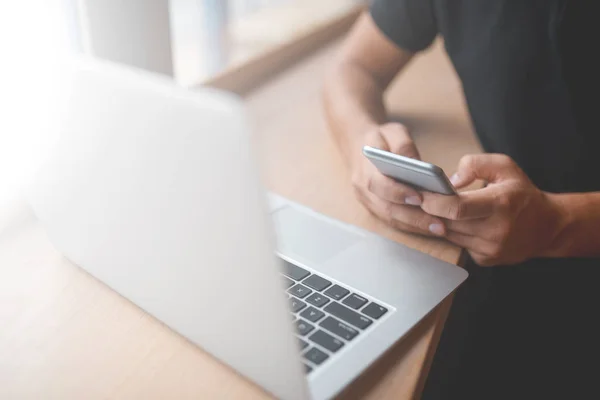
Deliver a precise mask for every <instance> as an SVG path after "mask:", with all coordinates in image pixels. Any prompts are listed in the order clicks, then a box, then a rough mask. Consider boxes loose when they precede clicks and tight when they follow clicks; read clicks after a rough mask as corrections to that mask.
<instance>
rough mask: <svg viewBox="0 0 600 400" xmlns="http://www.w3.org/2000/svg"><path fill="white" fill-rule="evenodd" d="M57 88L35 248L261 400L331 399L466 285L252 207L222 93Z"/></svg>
mask: <svg viewBox="0 0 600 400" xmlns="http://www.w3.org/2000/svg"><path fill="white" fill-rule="evenodd" d="M66 76H67V77H68V79H66V80H65V82H64V84H63V85H62V86H63V88H64V91H61V93H59V94H57V100H56V102H57V106H58V109H61V110H63V111H64V112H63V114H62V117H61V118H60V123H59V125H57V127H58V132H59V135H58V136H57V140H56V141H54V145H53V146H51V150H50V151H49V152H48V154H47V156H46V157H45V159H44V162H43V164H42V167H41V168H40V169H39V171H38V173H37V174H36V178H35V180H34V181H33V183H32V184H31V185H30V187H29V191H28V194H27V199H28V201H29V203H30V205H31V206H32V208H33V210H34V212H35V214H36V215H37V217H38V219H39V221H40V222H41V223H42V225H43V226H44V228H45V230H46V232H47V234H48V237H49V238H50V240H51V241H52V242H53V244H54V246H55V247H56V248H57V249H58V250H59V251H61V252H62V253H63V254H64V256H65V257H66V258H68V259H69V260H70V261H72V262H73V263H74V264H76V265H78V266H79V267H81V268H82V269H84V270H85V271H87V272H88V273H90V274H91V275H92V276H94V277H96V278H97V279H98V280H99V281H101V282H103V283H104V284H106V285H108V286H109V287H110V288H112V289H113V290H114V291H116V292H117V293H119V294H121V295H122V296H123V297H125V298H126V299H128V300H129V301H131V302H133V303H134V304H136V305H137V306H139V307H140V308H141V309H143V310H144V311H145V312H147V313H149V314H150V315H152V316H154V317H155V318H156V319H158V320H159V321H161V322H163V323H164V324H166V325H167V326H169V327H170V328H171V329H172V330H173V331H175V332H177V333H179V334H180V335H182V336H184V337H185V338H187V339H188V340H190V341H191V342H193V343H194V344H196V345H197V346H198V347H200V348H202V349H203V350H205V351H206V352H208V353H210V354H211V355H213V356H214V357H216V358H218V359H219V360H221V361H222V362H224V363H226V364H227V365H229V366H230V367H231V368H233V369H235V370H236V371H238V372H239V373H241V374H242V375H244V376H245V377H247V378H248V379H250V380H252V381H253V382H255V383H256V384H258V385H260V386H261V387H263V388H264V389H265V390H266V391H268V392H270V393H271V394H273V395H274V396H275V397H277V398H281V399H292V400H295V399H309V398H312V399H327V398H331V397H333V396H335V395H336V394H338V393H339V392H340V391H341V390H342V389H343V388H345V387H346V386H347V385H348V384H349V383H351V382H352V381H353V380H354V379H355V378H357V377H358V376H359V375H360V374H361V373H362V372H363V371H365V370H366V369H367V368H368V367H369V366H370V365H371V364H373V363H374V362H375V361H376V360H377V358H378V357H380V356H381V355H382V354H383V353H384V352H385V351H386V350H387V349H389V348H390V346H392V345H393V344H394V343H396V342H397V341H398V340H400V339H401V338H402V337H403V336H405V335H406V334H407V333H408V332H409V330H410V329H411V328H412V327H414V326H415V324H417V323H418V322H419V321H420V320H421V319H423V317H425V316H426V315H427V314H428V313H429V312H430V311H431V310H432V309H433V308H434V307H436V305H438V304H439V303H440V302H441V301H442V300H443V299H444V298H445V297H447V296H448V295H449V294H451V293H452V292H453V291H454V290H455V289H456V288H457V287H458V286H459V285H460V284H461V283H462V282H463V281H464V280H465V279H466V277H467V273H466V272H465V271H464V270H463V269H461V268H459V267H457V266H454V265H451V264H448V263H445V262H442V261H440V260H438V259H436V258H433V257H431V256H429V255H426V254H423V253H421V252H418V251H416V250H413V249H410V248H408V247H405V246H403V245H401V244H398V243H395V242H393V241H390V240H386V239H384V238H381V237H379V236H377V235H375V234H372V233H370V232H367V231H365V230H363V229H359V228H357V227H354V226H351V225H348V224H345V223H342V222H340V221H337V220H334V219H331V218H329V217H327V216H324V215H322V214H319V213H317V212H315V211H313V210H311V209H309V208H307V207H304V206H302V205H300V204H297V203H294V202H292V201H290V200H288V199H286V198H283V197H280V196H278V195H276V194H273V193H268V192H266V191H265V189H264V188H263V186H262V184H261V181H260V173H259V171H258V168H257V163H256V159H255V153H254V152H253V150H252V141H251V133H252V132H251V128H250V127H251V122H250V118H249V116H248V115H247V114H246V111H245V109H244V105H243V103H242V102H241V101H240V100H239V99H238V98H236V97H235V96H233V95H232V94H229V93H226V92H222V91H218V90H213V89H208V88H207V89H202V90H198V91H190V90H186V89H184V88H181V87H178V86H177V85H175V84H174V83H173V82H172V81H171V80H169V79H167V78H164V77H162V76H159V75H154V74H152V73H149V72H144V71H141V70H135V69H130V68H128V67H124V66H120V65H116V64H111V63H108V62H102V61H93V60H81V61H78V62H76V63H74V64H73V65H72V66H71V67H70V69H69V73H68V74H66ZM59 95H60V96H59Z"/></svg>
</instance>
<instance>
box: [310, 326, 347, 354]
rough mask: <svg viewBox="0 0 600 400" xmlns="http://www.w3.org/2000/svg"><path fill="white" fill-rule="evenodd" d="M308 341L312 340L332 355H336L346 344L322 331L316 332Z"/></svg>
mask: <svg viewBox="0 0 600 400" xmlns="http://www.w3.org/2000/svg"><path fill="white" fill-rule="evenodd" d="M308 339H309V340H312V341H313V342H315V343H316V344H318V345H319V346H321V347H324V348H326V349H327V350H329V351H331V352H332V353H335V352H336V351H338V350H339V349H340V348H341V347H342V346H343V345H344V342H342V341H341V340H340V339H336V338H334V337H333V336H331V335H330V334H329V333H326V332H324V331H322V330H318V331H316V332H315V333H313V334H312V335H311V336H310V337H309V338H308Z"/></svg>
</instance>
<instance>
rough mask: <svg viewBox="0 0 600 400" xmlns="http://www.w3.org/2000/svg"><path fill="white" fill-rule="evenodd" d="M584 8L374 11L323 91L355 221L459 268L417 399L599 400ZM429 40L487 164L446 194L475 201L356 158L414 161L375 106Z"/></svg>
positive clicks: (465, 2)
mask: <svg viewBox="0 0 600 400" xmlns="http://www.w3.org/2000/svg"><path fill="white" fill-rule="evenodd" d="M591 4H593V3H592V2H576V1H566V0H487V1H483V0H374V2H373V3H372V4H371V7H370V11H369V13H365V15H363V16H362V17H361V18H360V19H359V20H358V22H357V23H356V25H355V27H354V28H353V30H352V31H351V33H350V34H349V36H348V38H347V39H346V41H345V44H344V46H343V49H342V52H341V56H340V59H339V61H338V62H337V63H336V65H335V69H334V71H333V73H332V74H331V76H330V77H329V79H328V81H327V83H326V86H325V105H326V111H327V117H328V120H329V123H330V125H331V128H332V131H333V132H334V135H335V138H336V140H337V142H338V144H339V147H340V149H341V151H342V153H343V154H344V156H345V158H346V160H347V162H348V165H349V167H350V168H351V171H352V176H353V184H354V187H355V189H356V194H357V196H358V198H359V199H360V200H361V202H362V203H363V204H364V205H365V207H367V208H368V209H369V210H370V211H371V212H372V213H373V214H374V215H375V216H377V217H379V218H381V219H382V220H384V221H386V222H387V223H389V224H390V225H392V226H394V227H396V228H398V229H401V230H406V231H410V232H415V233H420V234H426V235H433V236H442V237H445V238H446V239H447V240H449V241H451V242H453V243H455V244H456V245H458V246H461V247H464V248H466V250H467V251H468V253H469V254H470V256H471V258H472V260H471V262H470V264H469V265H468V266H467V268H468V269H469V271H470V277H469V279H468V280H467V282H466V284H465V285H463V286H462V288H460V289H459V291H458V293H457V294H456V296H455V300H454V305H453V308H452V311H451V313H450V316H449V318H448V321H447V323H446V327H445V330H444V333H443V335H442V338H441V340H440V344H439V346H438V351H437V353H436V356H435V359H434V363H433V366H432V369H431V372H430V374H429V378H428V381H427V384H426V388H425V391H424V395H423V397H424V398H426V399H429V398H443V399H454V398H456V399H465V398H477V399H489V398H556V397H569V398H580V397H584V396H585V397H586V398H589V397H595V398H599V396H600V385H596V382H595V379H596V374H595V373H594V371H598V370H599V369H600V368H599V367H598V363H599V362H600V359H599V356H600V352H599V351H598V345H597V342H598V340H600V330H599V329H598V328H596V326H595V325H597V324H596V323H595V320H596V318H597V315H598V310H599V306H600V302H599V298H600V295H599V294H598V293H599V289H598V285H600V279H598V278H600V265H599V264H600V263H599V262H598V259H596V258H595V257H598V256H599V255H600V157H599V156H598V155H597V153H598V151H599V150H600V131H599V128H598V124H597V123H596V118H595V113H596V106H597V105H598V104H599V103H600V102H599V101H598V97H597V96H598V94H599V93H600V85H599V84H598V83H599V80H598V77H597V75H598V73H600V68H599V67H600V64H599V62H598V61H597V59H598V57H597V55H596V54H595V50H594V49H597V47H598V46H597V43H596V42H595V39H596V38H597V37H598V35H597V34H596V33H595V24H596V21H595V19H596V13H594V12H593V11H592V9H591ZM438 35H440V36H442V37H443V39H444V45H445V49H446V51H447V52H448V55H449V56H450V59H451V60H452V63H453V65H454V67H455V69H456V71H457V73H458V75H459V77H460V79H461V81H462V85H463V90H464V93H465V98H466V100H467V104H468V108H469V111H470V115H471V118H472V121H473V124H474V127H475V130H476V132H477V135H478V137H479V139H480V142H481V143H482V145H483V147H484V149H485V151H486V152H487V154H482V155H466V156H465V157H463V158H462V160H461V161H460V163H459V165H458V170H457V174H456V175H455V176H453V177H452V181H453V183H454V185H455V186H456V187H458V188H461V187H464V186H466V185H468V184H469V183H471V182H473V181H474V180H475V179H482V180H484V181H486V182H487V186H486V187H485V188H482V189H477V190H471V191H463V192H462V193H460V194H459V195H458V196H442V195H436V194H432V193H419V192H417V191H415V190H413V189H411V188H409V187H407V186H404V185H401V184H399V183H396V182H394V181H392V180H391V179H388V178H386V177H384V176H383V175H381V174H380V173H379V172H378V171H377V170H376V169H375V168H374V167H373V166H372V165H371V163H370V162H369V161H368V160H366V159H365V158H364V157H363V155H362V154H361V149H362V146H363V145H370V146H373V147H379V148H382V149H387V150H390V151H392V152H395V153H398V154H402V155H405V156H409V157H414V158H418V157H419V153H418V151H417V149H416V148H415V146H414V144H413V142H412V140H411V138H410V134H409V132H408V131H407V130H406V128H405V127H404V126H402V125H400V124H398V123H389V122H388V121H387V119H386V112H385V108H384V104H383V92H384V90H385V88H386V87H387V86H388V84H389V83H390V81H391V80H392V79H393V78H394V77H395V76H396V75H397V74H398V73H399V72H400V71H401V70H402V68H403V67H404V66H405V65H406V64H407V63H408V62H409V61H410V59H411V58H412V57H413V55H414V54H415V53H418V52H419V51H422V50H424V49H426V48H427V47H428V46H429V45H430V44H431V43H432V41H433V40H434V38H435V37H436V36H438ZM492 153H493V154H492ZM476 264H478V265H476ZM484 266H485V267H491V268H484Z"/></svg>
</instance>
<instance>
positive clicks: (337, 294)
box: [325, 285, 350, 300]
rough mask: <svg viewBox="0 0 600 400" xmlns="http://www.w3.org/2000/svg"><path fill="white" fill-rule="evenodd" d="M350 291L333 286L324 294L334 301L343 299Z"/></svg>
mask: <svg viewBox="0 0 600 400" xmlns="http://www.w3.org/2000/svg"><path fill="white" fill-rule="evenodd" d="M348 293H350V291H349V290H348V289H344V288H343V287H341V286H339V285H333V286H332V287H330V288H329V289H327V290H326V291H325V294H326V295H327V296H329V297H332V298H334V299H336V300H341V299H343V298H344V297H345V296H346V295H347V294H348Z"/></svg>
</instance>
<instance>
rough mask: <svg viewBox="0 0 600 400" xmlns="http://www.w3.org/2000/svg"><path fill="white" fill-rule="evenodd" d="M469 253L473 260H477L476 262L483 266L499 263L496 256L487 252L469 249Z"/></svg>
mask: <svg viewBox="0 0 600 400" xmlns="http://www.w3.org/2000/svg"><path fill="white" fill-rule="evenodd" d="M469 255H470V256H471V258H472V259H473V261H475V263H476V264H477V265H479V266H481V267H491V266H494V265H498V264H499V263H498V261H497V260H496V259H495V258H493V257H490V256H488V255H485V254H481V253H477V252H474V251H469Z"/></svg>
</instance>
